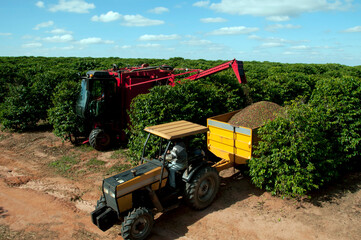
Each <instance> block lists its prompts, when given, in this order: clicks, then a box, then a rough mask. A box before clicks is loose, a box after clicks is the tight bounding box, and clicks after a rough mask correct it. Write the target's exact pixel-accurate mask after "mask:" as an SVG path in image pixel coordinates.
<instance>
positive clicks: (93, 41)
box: [78, 37, 114, 45]
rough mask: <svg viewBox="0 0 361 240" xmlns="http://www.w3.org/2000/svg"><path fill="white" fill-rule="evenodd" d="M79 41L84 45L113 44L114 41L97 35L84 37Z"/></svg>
mask: <svg viewBox="0 0 361 240" xmlns="http://www.w3.org/2000/svg"><path fill="white" fill-rule="evenodd" d="M78 43H79V44H83V45H88V44H113V43H114V41H110V40H103V39H101V38H97V37H90V38H85V39H82V40H80V41H79V42H78Z"/></svg>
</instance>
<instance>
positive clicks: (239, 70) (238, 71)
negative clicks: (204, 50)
mask: <svg viewBox="0 0 361 240" xmlns="http://www.w3.org/2000/svg"><path fill="white" fill-rule="evenodd" d="M228 68H232V69H233V72H234V74H235V75H236V77H237V79H238V82H239V83H247V80H246V75H245V74H244V70H243V62H242V61H237V60H236V59H233V60H231V61H229V62H226V63H223V64H220V65H218V66H215V67H212V68H210V69H207V70H204V71H199V70H191V71H188V72H185V73H179V74H172V75H170V76H167V77H162V78H155V79H151V80H149V81H144V82H140V83H135V84H129V85H127V84H126V88H131V87H135V86H137V85H141V84H146V83H150V82H155V81H160V80H164V79H175V78H177V77H179V76H182V75H186V74H189V73H192V72H197V73H196V74H194V75H191V76H189V77H186V78H185V79H189V80H197V79H200V78H203V77H207V76H209V75H212V74H215V73H218V72H221V71H223V70H226V69H228Z"/></svg>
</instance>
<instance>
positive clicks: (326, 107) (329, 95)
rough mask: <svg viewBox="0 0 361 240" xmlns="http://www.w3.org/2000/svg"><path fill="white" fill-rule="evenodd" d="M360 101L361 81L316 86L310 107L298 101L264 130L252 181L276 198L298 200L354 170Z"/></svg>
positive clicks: (253, 161) (325, 82)
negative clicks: (300, 196)
mask: <svg viewBox="0 0 361 240" xmlns="http://www.w3.org/2000/svg"><path fill="white" fill-rule="evenodd" d="M360 101H361V80H360V79H354V78H341V79H332V80H331V79H325V80H320V81H319V82H317V84H316V87H315V90H314V91H313V94H312V96H311V99H310V101H309V102H308V103H302V102H298V101H294V102H293V103H292V104H291V105H289V106H287V107H286V113H285V115H284V116H279V117H277V118H276V119H275V120H274V121H272V122H269V123H267V124H266V125H265V126H263V127H261V128H260V129H259V131H258V134H259V137H260V138H261V141H260V142H259V146H258V147H257V150H256V151H255V152H254V154H255V156H256V157H253V158H252V159H251V160H250V161H249V167H250V175H251V177H252V181H253V182H254V183H255V184H256V186H258V187H264V188H265V189H266V190H267V191H270V192H272V193H273V194H282V195H289V196H299V195H304V194H305V193H306V192H308V191H310V190H313V189H317V188H319V187H321V186H322V185H324V184H325V183H328V182H330V181H332V180H333V179H335V178H336V177H337V176H339V174H340V172H341V171H342V170H343V169H344V168H350V167H351V166H353V165H352V164H351V163H352V161H356V160H357V157H358V156H360V150H361V149H360V147H361V146H360V141H361V110H360V108H359V106H360V105H361V102H360Z"/></svg>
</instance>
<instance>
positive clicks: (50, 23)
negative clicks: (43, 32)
mask: <svg viewBox="0 0 361 240" xmlns="http://www.w3.org/2000/svg"><path fill="white" fill-rule="evenodd" d="M52 25H54V22H53V21H48V22H42V23H39V24H38V25H36V26H35V27H34V28H33V29H34V30H39V29H40V28H45V27H50V26H52Z"/></svg>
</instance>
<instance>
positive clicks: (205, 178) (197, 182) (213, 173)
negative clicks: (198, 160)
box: [185, 167, 219, 210]
mask: <svg viewBox="0 0 361 240" xmlns="http://www.w3.org/2000/svg"><path fill="white" fill-rule="evenodd" d="M218 189H219V176H218V172H217V170H216V169H215V168H212V167H205V168H202V169H201V170H199V171H198V172H197V173H195V176H194V177H193V179H192V180H191V181H190V182H189V183H187V184H186V189H185V200H186V202H187V204H188V205H189V206H190V207H192V208H194V209H196V210H201V209H204V208H206V207H208V206H209V205H210V204H211V203H212V202H213V200H214V198H215V197H216V195H217V192H218Z"/></svg>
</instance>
